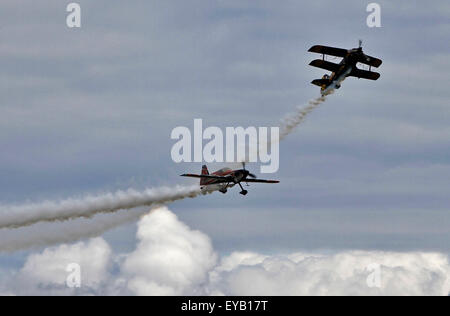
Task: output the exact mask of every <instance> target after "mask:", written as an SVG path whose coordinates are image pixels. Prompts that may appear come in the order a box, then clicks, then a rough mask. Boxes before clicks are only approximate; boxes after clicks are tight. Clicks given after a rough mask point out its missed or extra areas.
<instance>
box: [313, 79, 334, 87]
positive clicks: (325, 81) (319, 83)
mask: <svg viewBox="0 0 450 316" xmlns="http://www.w3.org/2000/svg"><path fill="white" fill-rule="evenodd" d="M311 83H312V84H314V85H316V86H319V87H322V86H324V85H325V86H326V85H328V84H329V83H330V80H329V79H316V80H313V81H311Z"/></svg>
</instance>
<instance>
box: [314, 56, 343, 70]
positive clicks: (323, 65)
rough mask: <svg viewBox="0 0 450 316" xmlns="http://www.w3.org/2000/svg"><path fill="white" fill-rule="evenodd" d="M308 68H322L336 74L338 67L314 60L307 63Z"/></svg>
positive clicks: (327, 62)
mask: <svg viewBox="0 0 450 316" xmlns="http://www.w3.org/2000/svg"><path fill="white" fill-rule="evenodd" d="M309 65H310V66H313V67H317V68H322V69H325V70H328V71H331V72H336V71H337V70H338V69H339V65H338V64H335V63H330V62H329V61H325V60H322V59H316V60H313V61H312V62H310V63H309Z"/></svg>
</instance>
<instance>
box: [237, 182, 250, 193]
mask: <svg viewBox="0 0 450 316" xmlns="http://www.w3.org/2000/svg"><path fill="white" fill-rule="evenodd" d="M238 184H239V186H240V187H241V190H242V191H241V192H239V193H240V194H242V195H247V193H248V191H247V190H244V188H243V187H242V184H241V183H240V182H239V183H238Z"/></svg>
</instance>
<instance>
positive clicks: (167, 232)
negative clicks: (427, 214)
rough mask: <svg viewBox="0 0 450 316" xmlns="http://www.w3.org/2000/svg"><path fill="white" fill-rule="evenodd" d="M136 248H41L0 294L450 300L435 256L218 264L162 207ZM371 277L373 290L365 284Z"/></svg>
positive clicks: (352, 255) (228, 259)
mask: <svg viewBox="0 0 450 316" xmlns="http://www.w3.org/2000/svg"><path fill="white" fill-rule="evenodd" d="M137 240H138V244H137V246H136V249H135V250H134V251H133V252H131V253H128V254H121V255H113V254H112V253H111V249H110V247H109V245H108V244H107V243H106V242H105V241H104V240H103V239H102V238H95V239H92V240H90V241H87V242H84V243H77V244H74V245H70V246H69V245H62V246H59V247H55V248H48V249H46V250H44V251H43V252H42V253H39V254H33V255H30V256H29V257H28V258H27V260H26V262H25V264H24V266H23V268H22V269H21V270H19V271H18V272H16V273H15V275H14V276H12V277H11V278H10V280H9V281H10V282H8V284H9V285H12V286H10V287H5V288H1V289H0V293H4V294H30V293H32V294H104V295H112V294H132V295H448V293H449V292H450V282H449V275H450V264H449V260H448V257H447V256H446V255H445V254H442V253H422V252H408V253H400V252H383V251H343V252H339V253H303V252H297V253H291V254H283V255H268V254H259V253H254V252H232V253H231V254H229V255H226V256H222V257H221V258H220V259H219V256H218V254H217V253H216V252H215V251H214V249H213V246H212V243H211V240H210V238H209V237H208V236H207V235H205V234H204V233H202V232H200V231H195V230H192V229H191V228H189V227H188V226H187V225H185V224H184V223H182V222H181V221H180V220H179V219H178V218H177V216H176V215H175V214H173V213H172V212H170V211H169V210H168V209H167V208H166V207H162V208H159V209H156V210H153V211H152V212H150V213H149V214H148V215H146V216H145V217H143V218H142V219H141V220H140V222H139V224H138V231H137ZM72 262H77V263H79V264H80V266H81V269H82V270H81V271H82V286H81V288H80V289H77V290H73V289H68V288H67V287H66V285H65V282H66V279H67V275H68V273H67V272H66V270H65V269H66V267H67V265H68V264H70V263H72ZM374 267H375V269H374ZM374 273H376V275H375V276H376V278H375V280H376V281H377V280H378V281H379V283H377V282H375V283H374V282H373V280H374V279H373V277H374ZM378 277H379V278H378ZM377 278H378V279H377ZM368 281H369V283H368ZM369 285H370V286H369ZM374 285H375V286H374Z"/></svg>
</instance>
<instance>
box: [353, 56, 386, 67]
mask: <svg viewBox="0 0 450 316" xmlns="http://www.w3.org/2000/svg"><path fill="white" fill-rule="evenodd" d="M358 61H359V62H360V63H362V64H366V65H369V66H372V67H376V68H378V67H380V66H381V64H382V63H383V61H382V60H381V59H378V58H375V57H372V56H368V55H366V58H364V57H362V58H359V60H358Z"/></svg>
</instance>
